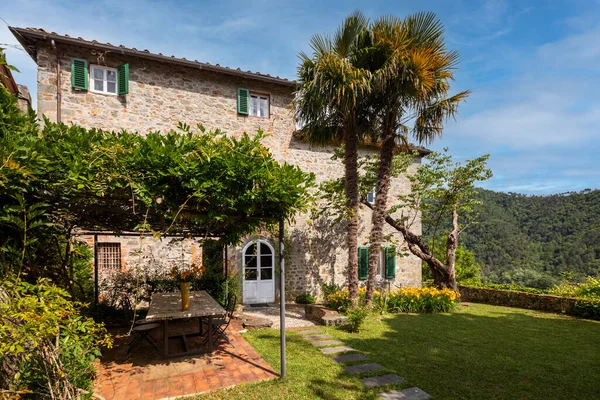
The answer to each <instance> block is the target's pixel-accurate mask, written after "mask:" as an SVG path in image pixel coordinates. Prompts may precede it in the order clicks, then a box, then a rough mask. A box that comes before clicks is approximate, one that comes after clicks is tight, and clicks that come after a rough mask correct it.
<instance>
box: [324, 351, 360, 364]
mask: <svg viewBox="0 0 600 400" xmlns="http://www.w3.org/2000/svg"><path fill="white" fill-rule="evenodd" d="M331 359H332V360H333V361H335V362H336V363H347V362H353V361H366V360H368V359H369V358H368V357H367V356H365V355H364V354H361V353H355V354H342V355H341V356H335V357H332V358H331Z"/></svg>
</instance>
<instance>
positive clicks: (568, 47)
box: [0, 0, 600, 194]
mask: <svg viewBox="0 0 600 400" xmlns="http://www.w3.org/2000/svg"><path fill="white" fill-rule="evenodd" d="M5 3H6V4H4V5H3V7H2V9H1V10H0V16H1V17H2V18H4V19H5V20H6V21H7V22H8V23H9V24H11V25H15V26H20V27H26V26H33V27H40V28H44V29H46V30H50V31H55V32H58V33H62V34H64V33H67V34H70V35H73V36H81V37H83V38H86V39H96V40H98V41H102V42H110V43H112V44H124V45H125V46H128V47H136V48H138V49H149V50H150V51H152V52H157V53H158V52H161V53H163V54H169V55H170V54H173V55H176V56H179V57H186V58H188V59H197V60H199V61H208V62H210V63H215V64H216V63H219V64H221V65H227V66H230V67H238V66H239V67H241V68H242V69H244V70H252V71H260V72H264V73H270V74H273V75H279V76H283V77H287V78H292V79H293V78H294V77H295V73H296V65H297V62H298V58H297V54H298V52H300V51H308V50H309V48H308V41H309V39H310V37H311V35H313V34H314V33H331V32H332V31H334V30H335V28H336V27H337V26H338V24H339V23H340V21H341V20H342V19H343V18H344V17H345V16H347V15H348V14H349V13H351V12H352V11H353V10H355V9H360V10H362V11H363V12H364V13H365V14H366V15H367V16H369V17H371V18H376V17H378V16H380V15H383V14H394V15H397V16H405V15H407V14H410V13H414V12H417V11H434V12H436V13H437V14H438V16H439V17H440V18H441V19H442V21H443V22H444V25H445V27H446V39H447V44H448V46H449V47H450V48H453V49H456V50H458V51H459V53H460V55H461V63H460V65H459V69H458V70H457V71H456V75H455V76H456V82H455V83H454V86H453V88H454V90H456V91H459V90H465V89H470V90H472V91H473V94H472V95H471V96H470V97H469V99H468V101H467V102H466V103H464V104H463V105H462V107H461V109H460V112H459V115H458V118H457V120H456V121H455V122H454V121H452V122H450V123H448V124H447V127H446V129H445V132H444V137H443V139H441V140H438V141H437V142H435V143H434V144H433V145H431V146H430V147H431V148H433V149H436V150H437V149H441V148H443V147H449V149H450V152H451V153H452V154H453V155H454V156H455V157H456V158H457V159H459V160H464V159H469V158H473V157H476V156H478V155H481V154H484V153H490V154H491V159H490V166H491V168H492V169H493V171H494V177H493V178H492V179H491V180H490V181H488V182H486V183H484V184H483V185H482V186H484V187H486V188H489V189H493V190H500V191H505V192H508V191H511V192H518V193H528V194H549V193H559V192H565V191H577V190H582V189H585V188H600V157H599V155H598V152H599V150H600V134H599V133H600V132H599V131H600V128H599V127H600V96H599V95H598V92H599V88H600V0H581V1H579V0H572V1H560V0H546V1H533V0H512V1H509V0H487V1H466V0H452V1H450V0H437V1H426V0H422V1H419V2H416V1H377V0H370V1H348V0H346V1H323V0H321V1H309V0H302V1H288V2H283V1H270V0H254V1H252V2H249V1H225V0H222V1H219V2H216V1H173V2H166V1H165V2H159V1H142V0H128V1H123V0H120V1H94V2H90V1H81V2H74V1H70V2H66V1H48V0H42V1H40V0H19V1H12V2H5ZM0 24H1V25H0V43H3V44H4V45H0V46H2V47H7V46H6V44H8V45H9V48H8V50H7V53H8V57H9V62H10V63H12V64H14V65H16V66H17V67H18V68H19V69H20V70H21V73H20V74H16V80H17V81H18V82H19V83H22V84H25V85H27V86H28V87H29V88H30V90H32V92H35V87H36V70H35V63H34V62H33V61H32V60H31V59H30V58H29V56H27V55H26V54H25V53H24V52H23V51H20V50H18V49H15V48H13V47H10V46H12V45H16V44H17V41H16V39H15V38H14V37H13V36H12V35H11V34H10V32H9V31H8V29H7V28H6V25H5V24H4V23H2V22H0Z"/></svg>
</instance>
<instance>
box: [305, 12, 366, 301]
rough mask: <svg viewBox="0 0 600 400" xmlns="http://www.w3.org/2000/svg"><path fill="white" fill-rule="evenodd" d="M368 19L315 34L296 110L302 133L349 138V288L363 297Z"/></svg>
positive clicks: (319, 138) (320, 141)
mask: <svg viewBox="0 0 600 400" xmlns="http://www.w3.org/2000/svg"><path fill="white" fill-rule="evenodd" d="M368 25H369V22H368V20H367V19H366V18H365V16H364V15H363V14H361V13H360V12H355V13H354V14H352V15H350V16H349V17H347V18H346V19H345V20H344V22H343V23H342V25H341V26H340V27H339V28H338V29H337V30H336V32H335V33H334V35H333V37H328V36H322V35H315V36H313V37H312V38H311V41H310V46H311V48H312V50H313V53H312V55H311V56H308V55H306V54H304V53H300V65H299V67H298V83H299V88H298V90H297V92H296V97H295V102H294V103H295V108H296V116H297V118H298V120H299V121H302V123H303V124H304V126H303V127H302V129H301V133H302V136H303V137H304V138H305V139H306V140H308V141H309V142H310V143H312V144H316V145H327V144H339V143H343V144H344V165H345V190H344V192H345V196H346V209H347V218H346V219H347V227H346V230H347V238H346V243H347V247H348V268H347V272H348V289H349V291H350V298H351V300H352V301H353V302H354V303H356V302H357V301H358V228H359V219H358V212H359V205H360V201H359V194H358V151H357V146H358V142H359V140H360V137H361V135H362V134H361V132H363V131H364V128H363V126H364V125H365V123H364V119H365V114H366V109H365V107H364V99H365V98H366V95H367V94H368V92H369V88H370V84H371V78H372V76H371V73H370V72H369V70H368V69H366V68H362V67H361V66H360V65H359V64H360V60H361V59H360V54H361V49H362V48H363V47H364V46H365V45H367V44H368V42H369V35H368V30H367V28H368Z"/></svg>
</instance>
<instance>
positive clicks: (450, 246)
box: [446, 205, 458, 290]
mask: <svg viewBox="0 0 600 400" xmlns="http://www.w3.org/2000/svg"><path fill="white" fill-rule="evenodd" d="M457 247H458V211H457V210H456V205H455V206H454V208H453V209H452V229H451V230H450V232H448V239H447V240H446V268H447V272H448V277H447V278H446V280H447V284H448V286H449V287H451V288H452V289H455V290H456V289H458V287H457V286H456V270H455V261H456V248H457Z"/></svg>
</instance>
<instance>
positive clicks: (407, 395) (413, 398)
mask: <svg viewBox="0 0 600 400" xmlns="http://www.w3.org/2000/svg"><path fill="white" fill-rule="evenodd" d="M377 397H379V398H381V399H386V400H397V399H403V400H425V399H430V398H431V396H430V395H429V393H426V392H424V391H423V390H421V389H419V388H418V387H411V388H408V389H404V390H403V391H401V392H396V391H393V392H386V393H379V394H378V395H377Z"/></svg>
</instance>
